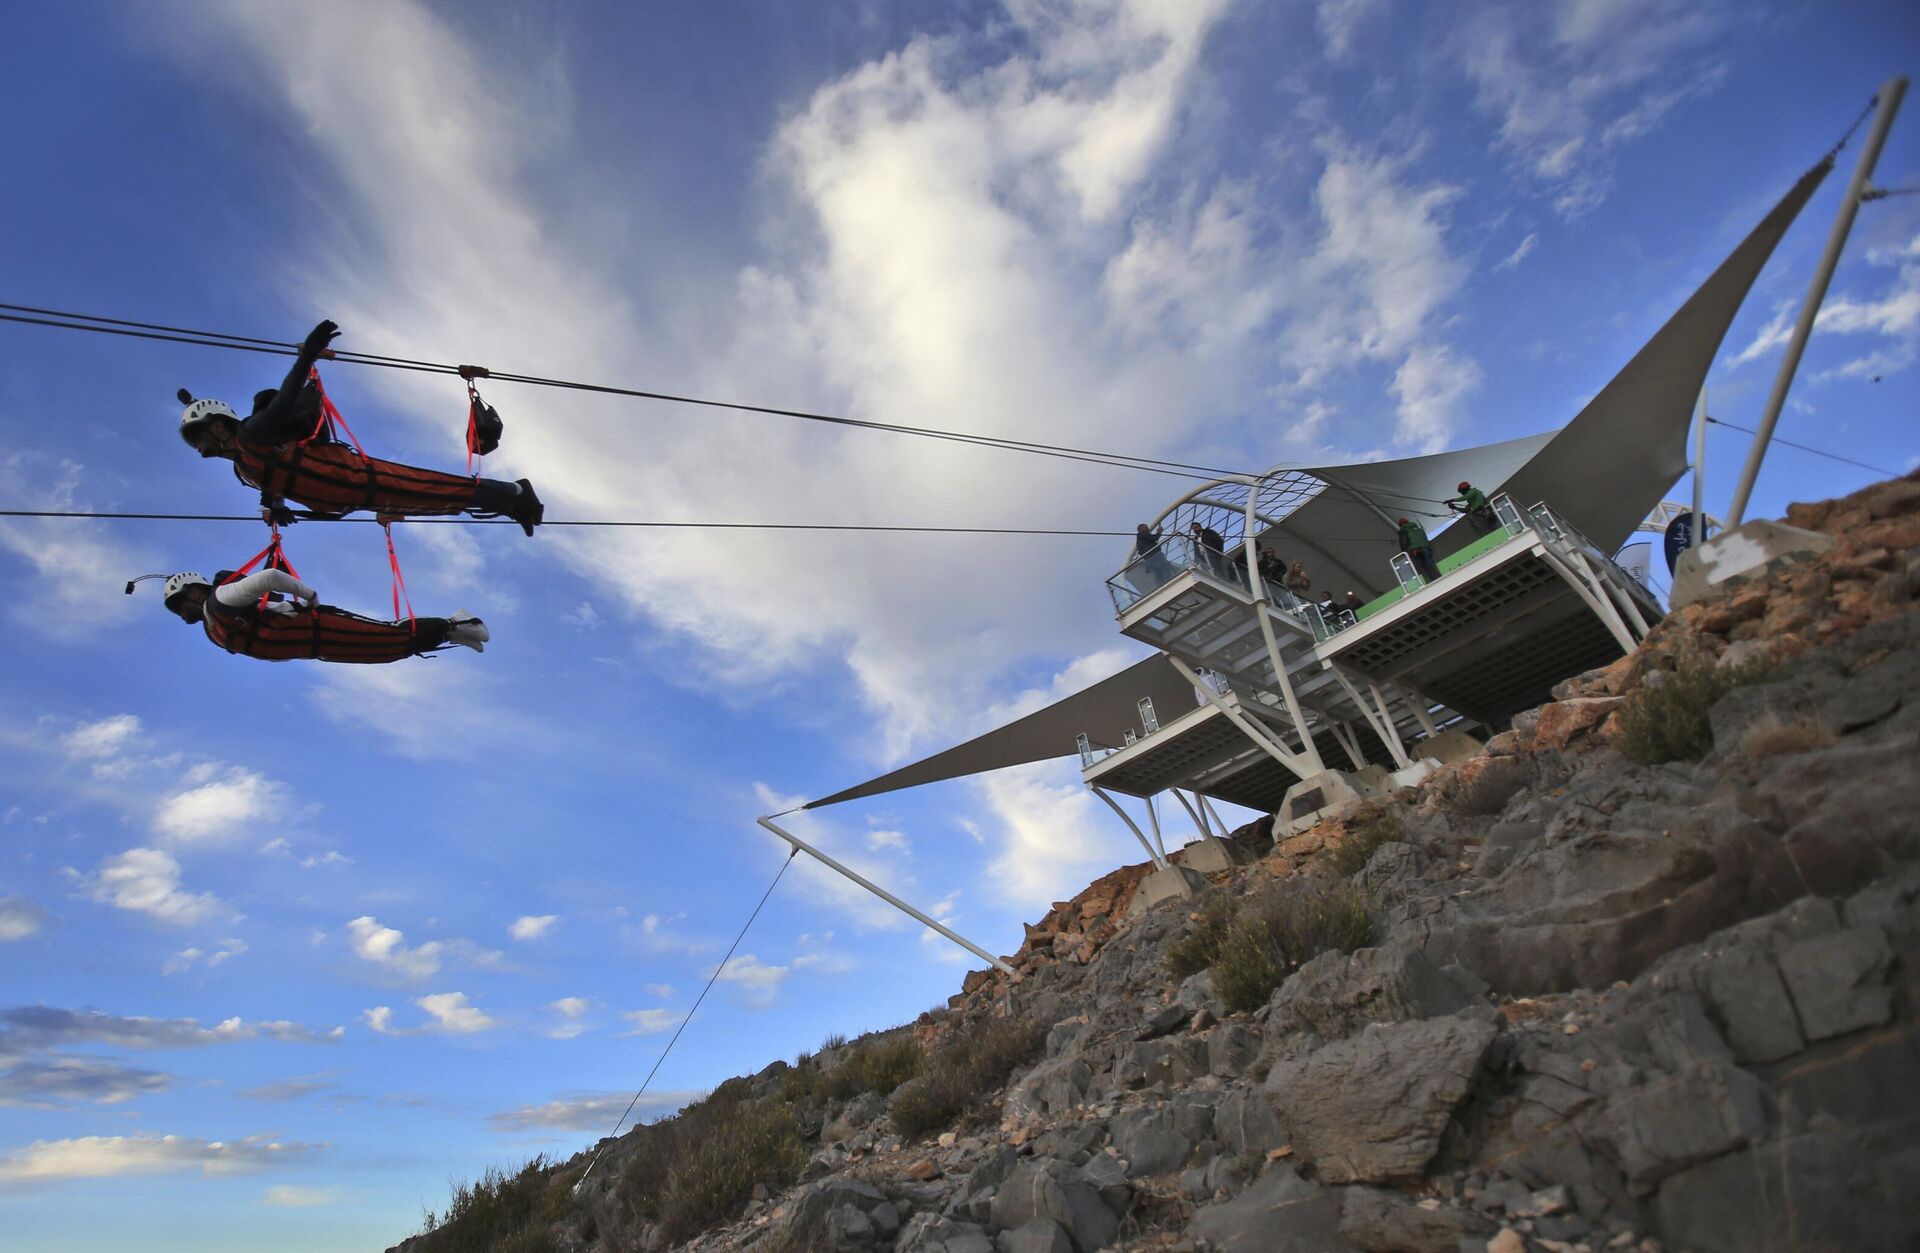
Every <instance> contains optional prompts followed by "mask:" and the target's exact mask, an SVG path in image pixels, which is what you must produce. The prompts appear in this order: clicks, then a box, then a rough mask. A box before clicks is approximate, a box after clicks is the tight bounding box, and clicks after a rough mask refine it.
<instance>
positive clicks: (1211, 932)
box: [1166, 896, 1240, 979]
mask: <svg viewBox="0 0 1920 1253" xmlns="http://www.w3.org/2000/svg"><path fill="white" fill-rule="evenodd" d="M1239 907H1240V903H1239V902H1238V901H1237V900H1235V899H1234V898H1233V897H1231V896H1216V897H1213V898H1212V899H1210V900H1208V901H1207V903H1206V904H1204V905H1202V906H1201V907H1200V912H1199V915H1198V916H1197V917H1196V918H1194V920H1193V922H1192V923H1191V924H1189V925H1188V927H1187V933H1186V934H1185V935H1183V936H1181V937H1180V938H1179V939H1177V940H1175V941H1174V942H1173V943H1172V944H1170V945H1168V946H1167V957H1166V964H1167V973H1168V974H1170V975H1172V976H1173V977H1174V978H1176V979H1185V978H1186V977H1187V976H1189V975H1197V974H1199V973H1200V972H1201V971H1203V970H1205V969H1206V968H1207V967H1209V966H1211V965H1213V963H1214V961H1215V960H1216V959H1217V958H1218V957H1219V956H1220V945H1221V943H1222V941H1224V940H1225V939H1226V938H1227V928H1228V927H1229V926H1231V925H1232V923H1233V915H1234V913H1235V911H1237V910H1238V909H1239Z"/></svg>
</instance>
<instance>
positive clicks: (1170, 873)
mask: <svg viewBox="0 0 1920 1253" xmlns="http://www.w3.org/2000/svg"><path fill="white" fill-rule="evenodd" d="M1215 842H1216V843H1217V842H1218V841H1215ZM1206 886H1207V880H1206V876H1205V875H1203V874H1201V873H1200V872H1199V871H1197V870H1190V869H1188V868H1187V867H1185V866H1168V867H1167V868H1166V869H1164V870H1156V871H1154V872H1153V873H1152V874H1150V875H1148V876H1147V877H1146V878H1144V879H1142V880H1140V886H1139V887H1137V888H1135V889H1134V890H1133V900H1131V901H1129V902H1128V903H1127V917H1129V918H1132V917H1135V916H1136V915H1139V914H1144V913H1146V912H1147V911H1148V910H1149V909H1152V908H1153V907H1154V906H1155V905H1158V904H1160V903H1161V902H1163V901H1171V900H1191V899H1192V898H1193V897H1194V896H1196V895H1198V894H1199V893H1201V892H1202V891H1205V890H1206Z"/></svg>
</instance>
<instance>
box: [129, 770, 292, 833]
mask: <svg viewBox="0 0 1920 1253" xmlns="http://www.w3.org/2000/svg"><path fill="white" fill-rule="evenodd" d="M206 769H207V768H206V767H202V768H200V771H199V773H205V772H206ZM190 777H191V776H190ZM284 791H285V789H284V788H283V787H282V786H281V785H280V784H279V783H277V782H275V781H274V780H272V779H269V778H267V777H266V776H264V775H262V774H259V773H257V772H255V771H252V770H248V769H246V768H244V767H242V766H229V767H227V768H226V770H225V771H224V772H223V773H222V775H221V777H219V778H217V779H212V780H209V781H207V782H203V783H200V784H199V785H198V786H195V787H189V788H186V789H184V790H182V791H179V792H176V793H174V794H173V795H172V796H169V797H167V798H166V799H165V800H163V801H161V802H160V805H159V808H158V809H157V810H156V811H155V813H154V817H153V829H154V830H155V831H157V832H159V833H160V834H161V835H162V836H164V837H166V838H167V839H170V840H173V841H175V842H177V843H181V844H192V843H198V842H201V841H205V840H216V839H221V838H224V837H227V836H231V835H235V834H238V833H239V832H241V831H244V830H248V829H251V828H256V827H258V826H260V825H261V824H262V823H264V822H265V821H266V820H267V818H268V817H269V815H271V814H272V813H273V812H274V810H275V809H276V808H278V807H279V806H280V805H281V804H282V803H283V801H282V796H283V793H284Z"/></svg>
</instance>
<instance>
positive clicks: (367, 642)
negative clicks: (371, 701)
mask: <svg viewBox="0 0 1920 1253" xmlns="http://www.w3.org/2000/svg"><path fill="white" fill-rule="evenodd" d="M387 555H388V558H389V559H390V560H392V559H393V537H392V535H391V534H389V535H388V537H387ZM263 562H264V563H265V564H264V565H262V563H263ZM256 566H261V568H263V569H268V570H284V571H286V572H287V573H288V574H290V575H292V576H293V577H294V578H296V579H297V578H299V577H300V575H299V573H298V572H297V571H295V570H294V568H293V565H292V563H290V562H289V561H288V560H287V556H286V553H285V551H284V550H283V549H282V548H281V545H280V532H279V531H278V530H276V531H274V533H273V538H272V539H271V540H270V541H268V543H267V546H266V547H265V548H263V549H261V550H260V551H259V552H257V553H255V554H254V555H253V557H252V558H251V559H250V560H248V562H247V563H246V564H245V565H243V566H241V567H240V568H239V569H238V570H235V571H233V572H232V573H230V574H226V575H223V576H220V577H219V584H220V585H222V586H224V585H225V584H228V583H233V582H236V581H238V580H240V579H243V578H245V577H246V576H247V575H248V574H250V573H251V572H252V571H253V569H254V567H256ZM393 568H394V579H395V584H394V617H395V618H396V619H397V618H398V617H399V615H400V598H401V597H402V596H403V595H404V594H405V591H406V585H405V583H404V582H403V581H402V580H401V579H400V567H399V562H398V561H397V560H394V561H393ZM271 595H272V594H271V593H268V594H267V595H264V596H262V597H261V598H260V602H259V603H258V604H256V605H251V606H248V607H245V608H240V609H236V608H233V607H232V606H229V605H225V604H222V603H221V601H220V598H219V597H218V596H216V595H209V596H208V597H207V599H206V606H205V609H204V610H203V611H202V615H201V625H202V626H203V627H204V628H205V630H206V633H207V638H208V639H210V640H212V641H213V642H214V643H215V644H217V645H219V646H220V647H221V648H223V649H225V650H226V651H228V652H230V653H237V654H239V655H240V656H243V657H255V658H258V659H260V660H262V661H335V662H347V663H360V664H365V665H377V664H381V663H384V662H390V661H400V660H402V659H404V658H407V657H412V656H415V655H417V654H420V653H427V652H432V651H434V650H436V649H439V648H444V647H445V646H446V643H447V640H446V635H447V624H446V622H445V621H444V620H443V619H439V618H428V619H426V620H425V621H421V620H418V619H416V618H414V616H413V606H412V604H411V603H409V604H408V605H407V621H406V622H404V623H402V622H399V621H394V622H381V621H378V620H376V619H373V618H365V617H362V616H360V615H359V614H357V613H349V612H348V611H346V610H344V609H336V608H334V607H333V606H331V605H312V606H303V607H301V608H300V609H298V610H296V611H295V612H293V613H286V614H282V613H268V612H266V607H267V603H268V600H269V598H270V596H271Z"/></svg>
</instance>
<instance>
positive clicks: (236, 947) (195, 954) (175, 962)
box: [160, 939, 247, 975]
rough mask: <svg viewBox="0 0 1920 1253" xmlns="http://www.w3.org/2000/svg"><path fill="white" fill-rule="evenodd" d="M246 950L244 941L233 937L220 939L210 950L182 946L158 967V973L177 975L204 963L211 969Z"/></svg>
mask: <svg viewBox="0 0 1920 1253" xmlns="http://www.w3.org/2000/svg"><path fill="white" fill-rule="evenodd" d="M246 951H247V945H246V941H244V940H235V939H226V940H222V941H220V943H219V944H218V945H217V946H215V947H214V949H213V950H212V951H211V952H208V951H206V950H203V949H201V948H198V947H194V948H183V949H181V950H180V951H179V952H177V953H175V954H174V955H173V956H172V957H169V958H167V960H166V962H165V963H164V964H162V965H161V967H160V973H161V974H163V975H177V974H180V973H182V972H184V971H188V970H192V969H193V968H194V967H195V966H197V965H204V966H205V967H206V968H207V969H208V970H212V969H213V968H214V967H215V966H218V965H221V964H222V963H224V962H226V961H229V960H231V959H232V958H235V957H238V956H240V954H242V953H244V952H246Z"/></svg>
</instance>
